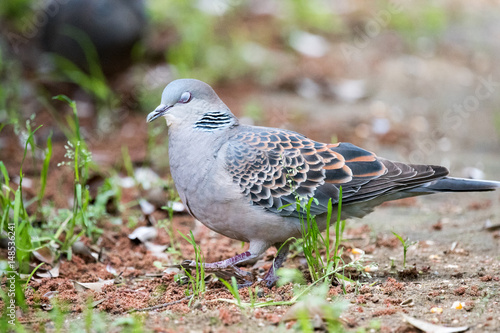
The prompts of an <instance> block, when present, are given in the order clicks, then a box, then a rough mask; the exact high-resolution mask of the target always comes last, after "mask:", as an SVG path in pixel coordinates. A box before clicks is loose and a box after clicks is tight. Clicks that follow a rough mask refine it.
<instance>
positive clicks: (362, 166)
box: [226, 127, 387, 215]
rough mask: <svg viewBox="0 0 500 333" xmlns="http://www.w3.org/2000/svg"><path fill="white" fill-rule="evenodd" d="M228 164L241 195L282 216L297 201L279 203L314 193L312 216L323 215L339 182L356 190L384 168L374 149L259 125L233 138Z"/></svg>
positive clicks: (335, 194)
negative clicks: (318, 139)
mask: <svg viewBox="0 0 500 333" xmlns="http://www.w3.org/2000/svg"><path fill="white" fill-rule="evenodd" d="M226 163H227V169H228V171H229V173H230V174H231V175H232V177H233V181H234V182H235V183H236V184H238V185H239V186H240V188H241V191H242V193H244V194H245V195H248V196H249V197H250V198H251V200H252V201H253V202H254V203H255V204H257V205H260V206H263V207H265V208H267V209H271V210H273V211H275V212H278V211H280V214H283V215H290V214H292V215H293V214H294V212H295V205H292V206H290V207H287V208H286V209H284V210H280V209H279V208H280V207H282V206H284V205H287V204H289V203H292V204H293V203H295V202H296V199H297V198H300V199H308V198H310V197H312V196H314V197H316V199H318V205H317V207H316V206H314V207H312V212H313V214H320V213H323V212H325V211H326V205H327V204H328V200H330V199H332V201H333V203H336V202H337V200H338V193H339V188H338V187H339V186H341V185H342V186H345V187H347V193H349V192H352V193H355V192H357V191H358V190H359V188H360V186H361V185H362V184H366V183H367V182H369V181H370V180H371V179H375V178H378V177H380V176H382V175H384V174H385V173H386V172H387V170H386V167H385V165H384V164H383V163H382V162H380V161H379V160H378V159H377V158H376V156H375V155H374V154H373V153H371V152H368V151H366V150H363V149H361V148H359V147H356V146H354V145H351V144H348V143H337V144H325V143H320V142H315V141H313V140H311V139H308V138H306V137H305V136H303V135H301V134H298V133H295V132H291V131H285V130H280V129H269V128H261V127H247V128H246V130H240V131H239V133H238V134H237V135H235V136H234V137H232V138H231V140H230V141H229V145H228V148H227V151H226ZM318 189H322V190H321V191H319V190H318ZM344 193H346V191H344Z"/></svg>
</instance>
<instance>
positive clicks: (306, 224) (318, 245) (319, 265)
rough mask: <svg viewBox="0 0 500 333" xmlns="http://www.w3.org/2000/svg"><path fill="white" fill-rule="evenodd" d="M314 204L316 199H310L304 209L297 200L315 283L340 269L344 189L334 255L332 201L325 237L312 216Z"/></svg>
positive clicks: (311, 273) (340, 193)
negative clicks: (331, 232)
mask: <svg viewBox="0 0 500 333" xmlns="http://www.w3.org/2000/svg"><path fill="white" fill-rule="evenodd" d="M313 203H314V198H310V199H309V201H308V202H307V204H306V205H305V207H303V205H302V204H301V202H300V201H299V199H297V211H298V212H299V219H300V224H301V231H302V240H303V241H302V249H303V252H304V255H305V257H306V260H307V265H308V268H309V273H310V275H311V278H312V280H313V281H317V280H319V279H322V278H323V277H324V276H325V275H329V274H330V273H331V272H332V271H334V270H337V269H338V268H339V263H340V260H341V249H340V248H339V246H340V242H341V241H342V234H343V232H344V228H345V221H342V220H341V210H342V187H340V191H339V201H338V203H337V222H336V225H335V231H336V232H335V245H334V249H333V253H332V248H331V244H330V222H331V219H332V211H333V204H332V200H331V199H330V200H329V202H328V206H327V216H326V231H325V236H323V235H322V233H321V231H320V230H319V227H318V225H317V223H316V217H315V216H314V215H312V214H311V205H312V204H313ZM304 208H305V209H304ZM304 211H305V216H304ZM323 250H324V251H325V255H324V257H323V255H322V251H323Z"/></svg>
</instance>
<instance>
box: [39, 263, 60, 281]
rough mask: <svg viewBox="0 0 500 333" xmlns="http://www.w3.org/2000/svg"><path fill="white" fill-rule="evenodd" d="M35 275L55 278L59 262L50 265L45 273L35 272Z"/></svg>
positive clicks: (57, 274)
mask: <svg viewBox="0 0 500 333" xmlns="http://www.w3.org/2000/svg"><path fill="white" fill-rule="evenodd" d="M36 276H38V277H41V278H55V277H58V276H59V263H57V265H55V266H54V267H52V268H51V269H50V270H48V271H46V272H45V273H42V272H39V271H37V272H36Z"/></svg>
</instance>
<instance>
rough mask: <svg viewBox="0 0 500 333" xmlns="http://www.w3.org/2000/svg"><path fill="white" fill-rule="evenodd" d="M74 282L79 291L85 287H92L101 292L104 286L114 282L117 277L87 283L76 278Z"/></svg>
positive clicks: (91, 288)
mask: <svg viewBox="0 0 500 333" xmlns="http://www.w3.org/2000/svg"><path fill="white" fill-rule="evenodd" d="M72 282H73V285H74V286H75V289H76V290H77V291H84V290H85V289H90V290H93V291H97V292H99V291H102V288H104V286H107V285H111V284H114V283H115V279H110V280H103V281H99V282H87V283H83V282H78V281H75V280H72Z"/></svg>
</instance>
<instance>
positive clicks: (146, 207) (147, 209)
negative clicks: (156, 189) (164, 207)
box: [139, 199, 156, 215]
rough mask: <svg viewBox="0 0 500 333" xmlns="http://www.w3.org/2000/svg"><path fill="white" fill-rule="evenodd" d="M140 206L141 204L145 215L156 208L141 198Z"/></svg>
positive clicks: (151, 212)
mask: <svg viewBox="0 0 500 333" xmlns="http://www.w3.org/2000/svg"><path fill="white" fill-rule="evenodd" d="M139 206H141V210H142V213H143V214H144V215H151V214H153V213H154V211H155V210H156V207H155V206H154V205H152V204H151V203H149V201H147V200H145V199H141V200H139Z"/></svg>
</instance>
